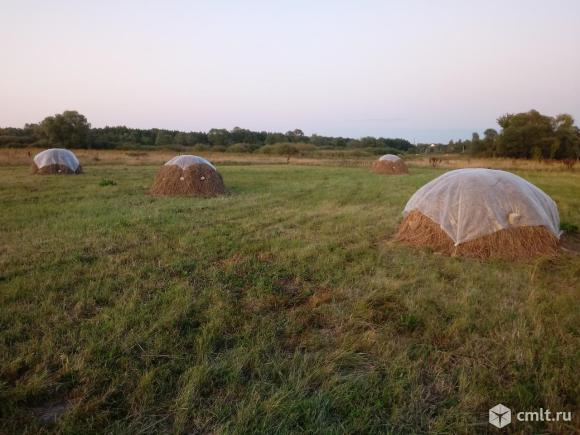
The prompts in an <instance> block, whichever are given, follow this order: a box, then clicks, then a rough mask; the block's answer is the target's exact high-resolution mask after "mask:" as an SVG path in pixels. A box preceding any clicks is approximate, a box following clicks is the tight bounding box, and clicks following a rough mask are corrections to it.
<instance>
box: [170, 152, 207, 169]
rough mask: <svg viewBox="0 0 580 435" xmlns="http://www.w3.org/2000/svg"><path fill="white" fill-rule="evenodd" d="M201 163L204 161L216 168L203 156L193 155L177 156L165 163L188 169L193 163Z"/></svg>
mask: <svg viewBox="0 0 580 435" xmlns="http://www.w3.org/2000/svg"><path fill="white" fill-rule="evenodd" d="M200 163H204V164H206V165H209V166H210V167H212V168H213V169H216V168H215V166H214V165H212V164H211V163H210V162H208V161H207V160H206V159H204V158H203V157H198V156H192V155H182V156H175V157H173V158H172V159H171V160H169V161H168V162H167V163H165V165H175V166H179V167H180V168H181V169H186V168H188V167H190V166H191V165H196V164H200ZM216 170H217V169H216Z"/></svg>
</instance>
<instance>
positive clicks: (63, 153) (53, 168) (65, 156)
mask: <svg viewBox="0 0 580 435" xmlns="http://www.w3.org/2000/svg"><path fill="white" fill-rule="evenodd" d="M81 172H82V167H81V164H80V163H79V159H77V156H75V155H74V153H73V152H72V151H70V150H67V149H64V148H50V149H48V150H44V151H42V152H41V153H38V154H37V155H36V156H34V159H33V162H32V173H33V174H40V175H49V174H60V175H67V174H80V173H81Z"/></svg>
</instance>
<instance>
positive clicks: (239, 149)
mask: <svg viewBox="0 0 580 435" xmlns="http://www.w3.org/2000/svg"><path fill="white" fill-rule="evenodd" d="M254 149H255V147H253V146H252V145H250V144H247V143H235V144H233V145H230V146H229V147H228V149H227V150H226V151H227V152H228V153H251V152H253V151H254Z"/></svg>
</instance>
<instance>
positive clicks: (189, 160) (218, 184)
mask: <svg viewBox="0 0 580 435" xmlns="http://www.w3.org/2000/svg"><path fill="white" fill-rule="evenodd" d="M225 191H226V189H225V186H224V181H223V179H222V176H221V175H220V173H219V172H218V171H217V169H216V168H215V166H214V165H212V164H211V163H210V162H208V161H207V160H205V159H203V158H201V157H198V156H190V155H182V156H176V157H174V158H172V159H171V160H169V161H168V162H167V163H165V165H163V166H162V167H161V169H160V170H159V172H158V173H157V175H156V177H155V182H154V183H153V187H152V188H151V194H153V195H167V196H216V195H221V194H223V193H225Z"/></svg>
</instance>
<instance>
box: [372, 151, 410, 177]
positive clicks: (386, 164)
mask: <svg viewBox="0 0 580 435" xmlns="http://www.w3.org/2000/svg"><path fill="white" fill-rule="evenodd" d="M372 170H373V171H374V172H377V173H379V174H395V175H401V174H408V173H409V169H408V168H407V165H406V164H405V162H404V161H403V159H401V158H400V157H398V156H396V155H394V154H385V155H384V156H382V157H380V158H379V159H378V160H376V161H374V162H373V164H372Z"/></svg>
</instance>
